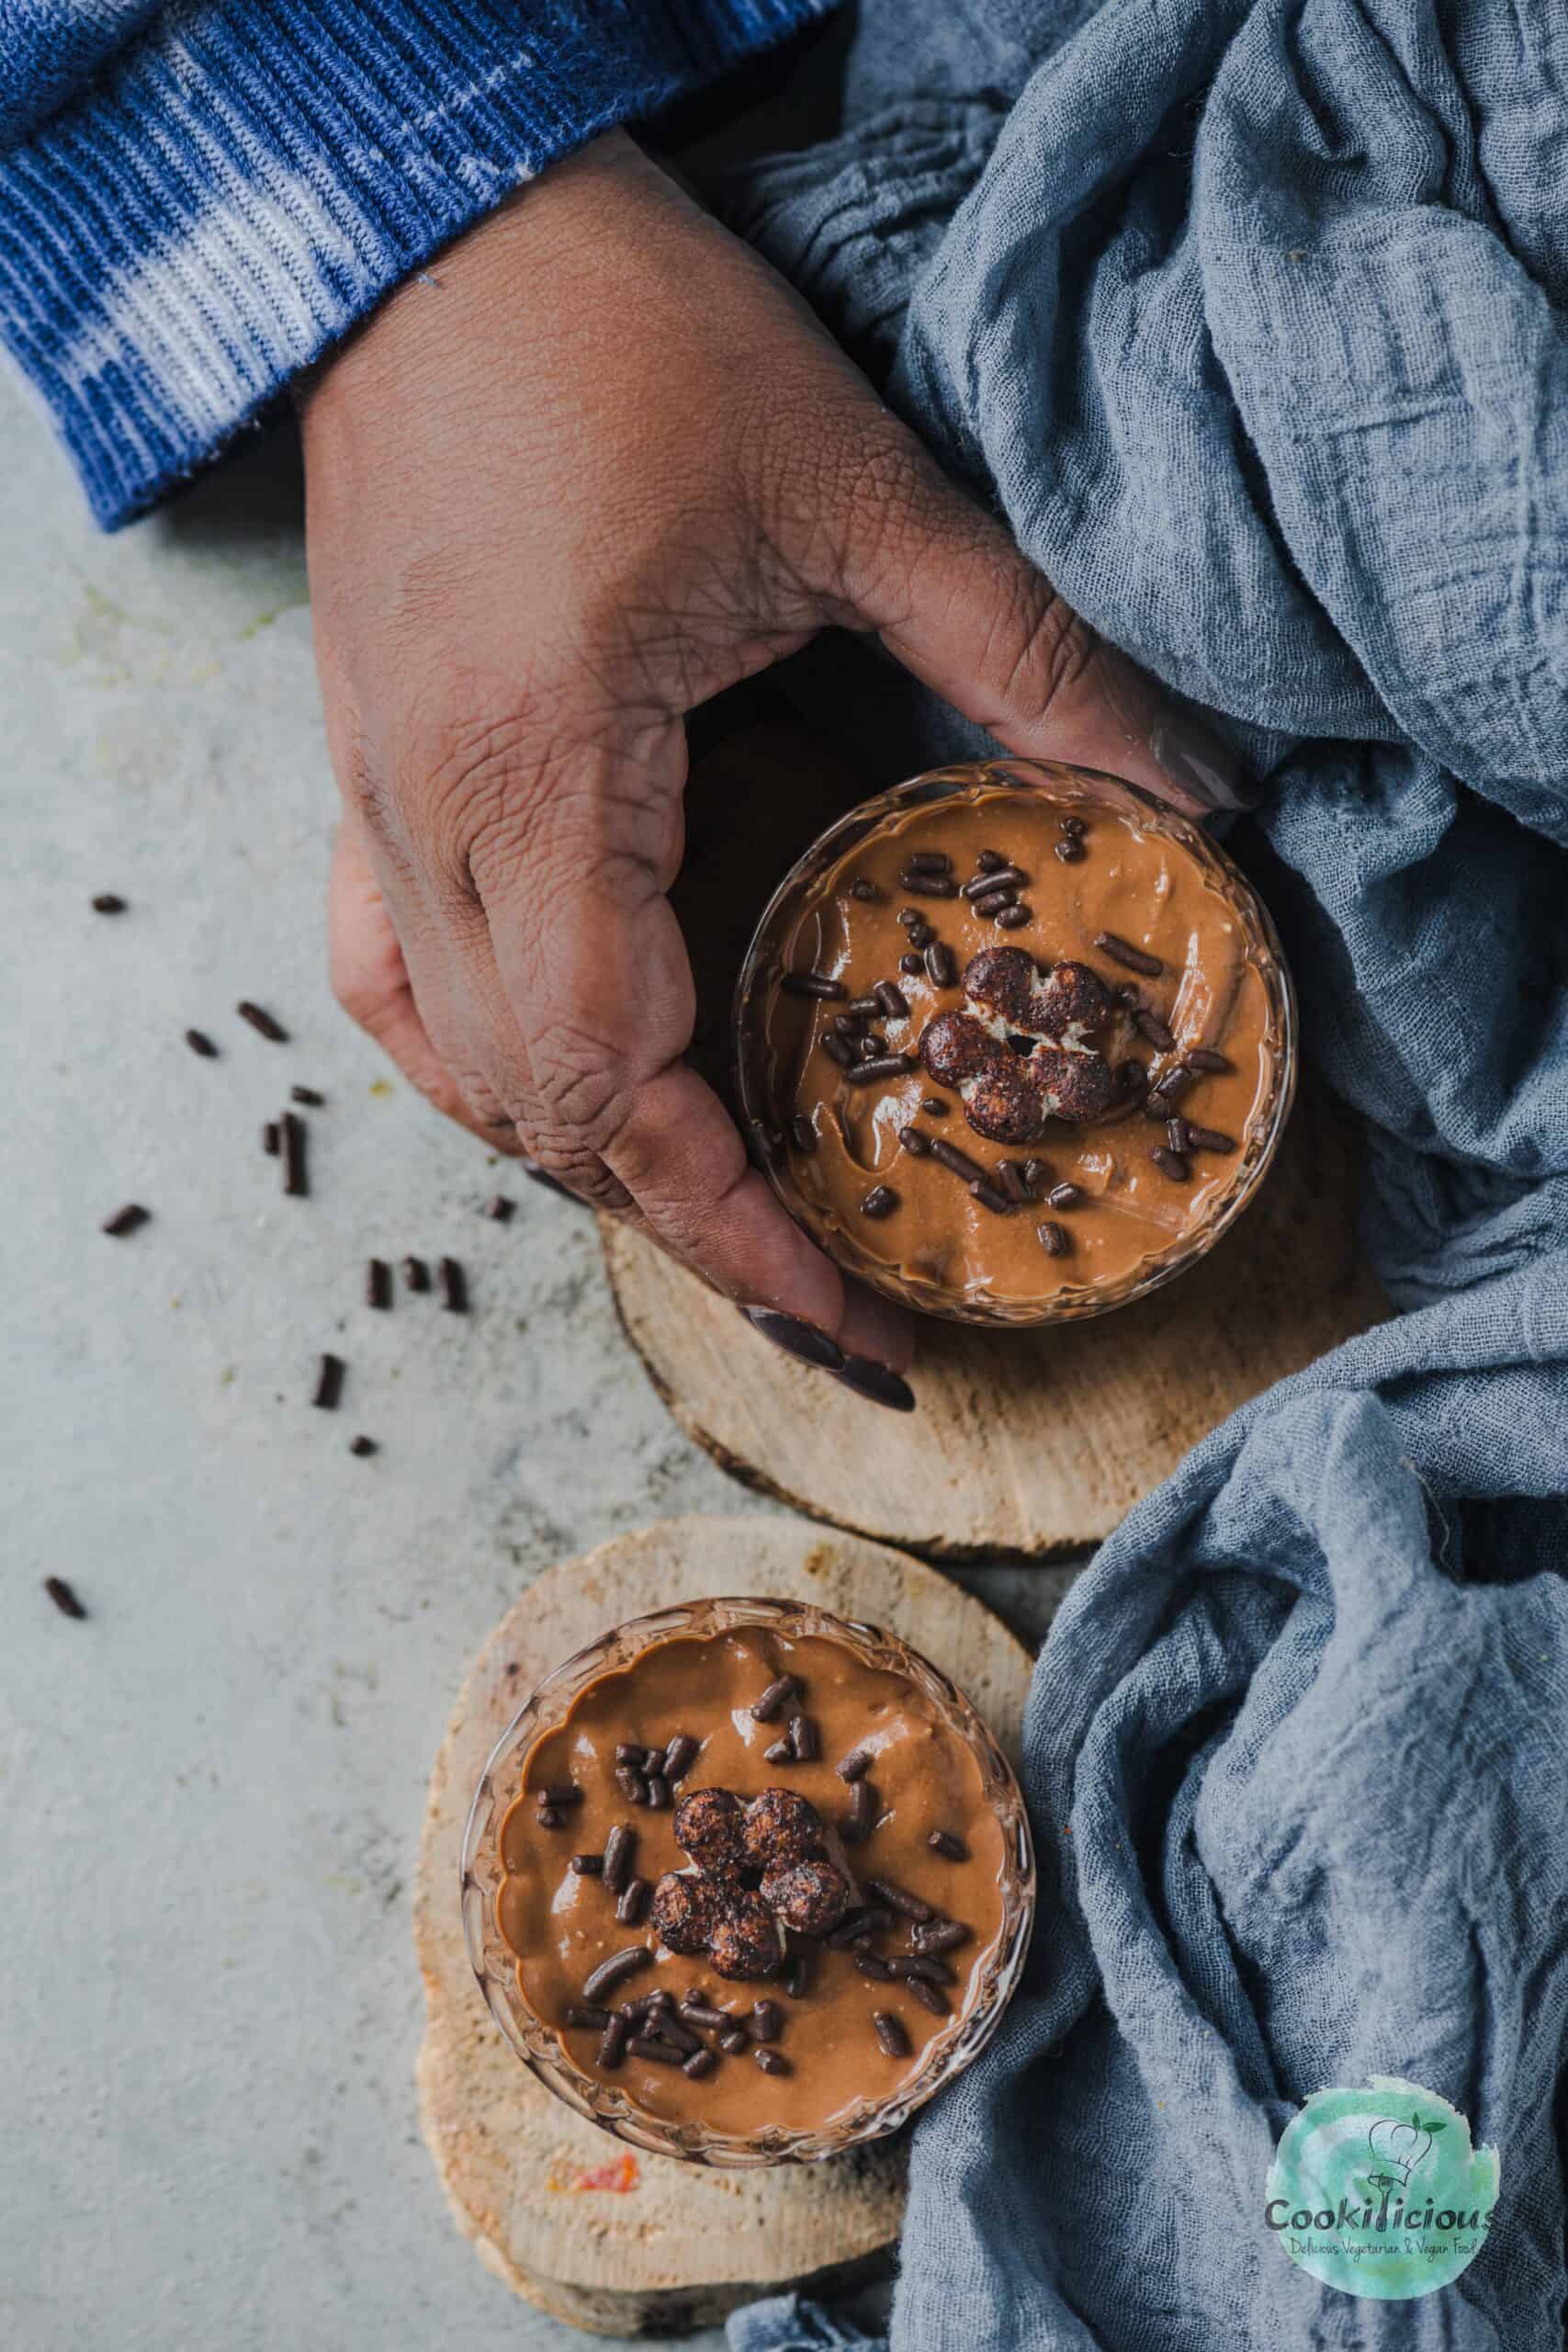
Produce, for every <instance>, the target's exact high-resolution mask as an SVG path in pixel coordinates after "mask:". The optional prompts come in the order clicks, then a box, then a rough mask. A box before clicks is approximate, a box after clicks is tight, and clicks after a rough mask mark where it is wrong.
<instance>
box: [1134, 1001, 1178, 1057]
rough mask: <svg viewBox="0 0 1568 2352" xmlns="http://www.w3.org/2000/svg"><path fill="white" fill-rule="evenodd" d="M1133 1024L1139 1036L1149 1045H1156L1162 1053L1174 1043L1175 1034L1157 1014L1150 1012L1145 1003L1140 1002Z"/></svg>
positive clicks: (1168, 1049)
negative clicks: (1146, 1040)
mask: <svg viewBox="0 0 1568 2352" xmlns="http://www.w3.org/2000/svg"><path fill="white" fill-rule="evenodd" d="M1133 1026H1134V1029H1135V1030H1136V1031H1137V1032H1138V1035H1140V1036H1141V1037H1146V1038H1147V1039H1148V1041H1149V1043H1150V1045H1151V1046H1157V1047H1158V1049H1159V1051H1160V1052H1161V1053H1162V1054H1168V1053H1169V1051H1170V1049H1171V1047H1172V1046H1174V1045H1175V1043H1176V1039H1175V1036H1174V1035H1173V1034H1172V1033H1171V1031H1170V1030H1168V1028H1167V1027H1166V1025H1165V1023H1164V1022H1163V1021H1162V1020H1161V1019H1160V1017H1159V1014H1158V1013H1157V1012H1150V1011H1149V1009H1148V1007H1147V1005H1146V1004H1141V1005H1140V1006H1139V1007H1138V1010H1137V1011H1136V1012H1134V1015H1133Z"/></svg>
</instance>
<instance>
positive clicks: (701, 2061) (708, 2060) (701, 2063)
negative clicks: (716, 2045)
mask: <svg viewBox="0 0 1568 2352" xmlns="http://www.w3.org/2000/svg"><path fill="white" fill-rule="evenodd" d="M717 2064H718V2057H717V2053H716V2052H714V2051H712V2050H702V2049H697V2050H694V2051H693V2052H692V2054H691V2056H690V2057H689V2058H688V2059H687V2060H686V2062H685V2064H684V2065H683V2066H682V2069H681V2072H682V2074H683V2075H690V2076H691V2077H692V2080H693V2081H694V2083H695V2082H700V2081H701V2080H702V2078H703V2076H704V2075H711V2074H712V2073H713V2071H714V2068H715V2067H716V2065H717Z"/></svg>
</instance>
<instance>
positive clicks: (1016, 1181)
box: [997, 1159, 1032, 1208]
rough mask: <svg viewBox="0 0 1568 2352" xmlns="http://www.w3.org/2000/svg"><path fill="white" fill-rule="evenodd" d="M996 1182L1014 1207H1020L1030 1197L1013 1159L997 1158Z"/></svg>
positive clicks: (1019, 1169) (1020, 1172) (1021, 1173)
mask: <svg viewBox="0 0 1568 2352" xmlns="http://www.w3.org/2000/svg"><path fill="white" fill-rule="evenodd" d="M997 1182H998V1184H999V1185H1000V1186H1001V1188H1002V1190H1003V1192H1004V1193H1006V1194H1007V1196H1008V1198H1009V1200H1010V1201H1011V1203H1012V1204H1013V1206H1014V1207H1015V1208H1022V1207H1023V1205H1024V1204H1025V1203H1026V1202H1027V1201H1029V1200H1030V1199H1031V1198H1032V1194H1031V1193H1030V1190H1029V1187H1028V1185H1027V1184H1026V1183H1025V1182H1024V1181H1023V1171H1022V1170H1021V1168H1020V1167H1019V1166H1018V1165H1017V1163H1016V1162H1015V1161H1014V1160H1011V1159H998V1162H997Z"/></svg>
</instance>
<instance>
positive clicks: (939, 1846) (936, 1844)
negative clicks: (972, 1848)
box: [926, 1829, 969, 1862]
mask: <svg viewBox="0 0 1568 2352" xmlns="http://www.w3.org/2000/svg"><path fill="white" fill-rule="evenodd" d="M926 1844H927V1845H928V1846H929V1847H930V1848H931V1852H932V1853H933V1854H940V1855H941V1856H942V1860H944V1861H948V1862H966V1861H967V1860H969V1849H968V1847H967V1846H966V1845H965V1844H964V1840H963V1838H955V1837H954V1836H953V1832H952V1830H951V1829H933V1830H932V1831H931V1836H930V1837H929V1838H927V1839H926Z"/></svg>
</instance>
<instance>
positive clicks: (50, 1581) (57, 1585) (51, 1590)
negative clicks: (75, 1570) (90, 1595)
mask: <svg viewBox="0 0 1568 2352" xmlns="http://www.w3.org/2000/svg"><path fill="white" fill-rule="evenodd" d="M43 1589H44V1590H45V1592H47V1593H48V1595H49V1597H50V1599H51V1600H52V1601H53V1603H54V1605H55V1607H56V1608H57V1609H58V1610H59V1611H60V1613H61V1615H62V1617H74V1618H77V1619H78V1620H80V1619H83V1618H85V1616H86V1614H87V1612H86V1610H85V1608H84V1607H83V1605H82V1603H81V1601H80V1600H78V1599H77V1597H76V1588H75V1586H74V1585H73V1584H70V1583H68V1582H67V1581H66V1579H65V1577H45V1578H44V1580H43Z"/></svg>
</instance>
